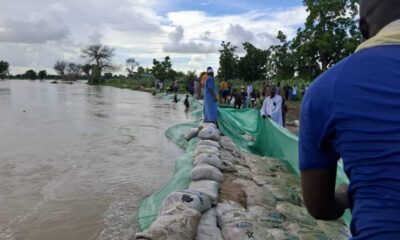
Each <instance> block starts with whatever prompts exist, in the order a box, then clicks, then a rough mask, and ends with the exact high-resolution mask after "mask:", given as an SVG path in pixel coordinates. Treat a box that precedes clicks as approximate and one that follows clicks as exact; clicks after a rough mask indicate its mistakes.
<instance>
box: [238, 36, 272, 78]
mask: <svg viewBox="0 0 400 240" xmlns="http://www.w3.org/2000/svg"><path fill="white" fill-rule="evenodd" d="M243 47H244V49H245V51H246V55H245V56H244V57H241V58H240V59H239V64H238V69H239V72H238V75H239V77H240V78H241V79H243V80H245V81H246V82H253V81H256V80H263V79H265V73H266V64H267V59H268V57H269V56H270V52H269V51H268V50H262V49H258V48H256V47H255V46H254V45H252V44H251V43H249V42H245V43H243Z"/></svg>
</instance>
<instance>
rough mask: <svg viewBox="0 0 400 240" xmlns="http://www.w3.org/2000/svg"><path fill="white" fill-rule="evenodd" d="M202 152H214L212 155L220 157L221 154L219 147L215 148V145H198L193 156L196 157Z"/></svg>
mask: <svg viewBox="0 0 400 240" xmlns="http://www.w3.org/2000/svg"><path fill="white" fill-rule="evenodd" d="M200 154H212V155H216V156H218V157H220V156H221V154H220V151H219V149H218V148H215V147H203V146H201V147H196V149H195V150H194V152H193V154H192V156H193V158H196V157H197V156H199V155H200Z"/></svg>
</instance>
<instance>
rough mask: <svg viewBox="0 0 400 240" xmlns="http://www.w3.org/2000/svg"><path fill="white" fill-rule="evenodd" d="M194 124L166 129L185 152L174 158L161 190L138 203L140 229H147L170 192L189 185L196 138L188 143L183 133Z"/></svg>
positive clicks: (167, 133) (168, 135)
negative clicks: (172, 169) (169, 177)
mask: <svg viewBox="0 0 400 240" xmlns="http://www.w3.org/2000/svg"><path fill="white" fill-rule="evenodd" d="M195 126H198V123H196V124H195V123H192V124H180V125H177V126H174V127H172V128H169V129H168V130H167V132H166V135H167V137H169V138H171V139H172V140H173V141H175V142H176V143H178V145H179V146H181V147H186V153H185V155H183V156H181V157H180V158H178V159H177V160H176V162H175V170H174V175H173V177H172V179H171V180H170V181H169V182H168V183H167V184H165V185H164V186H163V187H162V188H161V190H159V191H158V192H156V193H154V194H152V195H151V196H149V197H147V198H146V199H145V200H144V201H143V202H142V203H141V204H140V207H139V210H138V217H137V219H138V224H139V227H140V229H142V230H145V229H148V228H149V227H150V225H151V224H152V223H153V222H154V221H155V220H156V218H157V216H158V213H159V212H160V209H161V205H162V202H163V201H164V199H165V198H166V197H167V196H168V195H169V194H170V193H172V192H175V191H180V190H185V189H187V188H188V187H189V184H190V171H191V170H192V152H193V151H194V148H195V147H196V145H197V142H198V138H194V139H192V140H191V141H190V142H189V143H188V142H187V141H186V140H185V138H184V137H183V135H184V133H185V132H186V131H187V130H188V129H189V128H192V127H195Z"/></svg>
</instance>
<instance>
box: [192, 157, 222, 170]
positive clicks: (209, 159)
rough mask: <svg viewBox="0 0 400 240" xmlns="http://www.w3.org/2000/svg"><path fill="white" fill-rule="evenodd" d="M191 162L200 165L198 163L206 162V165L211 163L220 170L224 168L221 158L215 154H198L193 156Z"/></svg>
mask: <svg viewBox="0 0 400 240" xmlns="http://www.w3.org/2000/svg"><path fill="white" fill-rule="evenodd" d="M193 164H194V165H195V166H197V165H200V164H208V165H212V166H214V167H216V168H218V169H220V170H221V169H223V168H224V166H223V164H222V161H221V159H220V158H219V157H218V156H217V155H213V154H206V153H203V154H199V155H198V156H196V157H195V158H194V161H193Z"/></svg>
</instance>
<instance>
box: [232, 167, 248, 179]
mask: <svg viewBox="0 0 400 240" xmlns="http://www.w3.org/2000/svg"><path fill="white" fill-rule="evenodd" d="M234 167H235V172H234V175H235V176H237V177H241V178H247V179H251V172H250V170H249V169H248V168H246V167H242V166H240V165H234Z"/></svg>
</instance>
